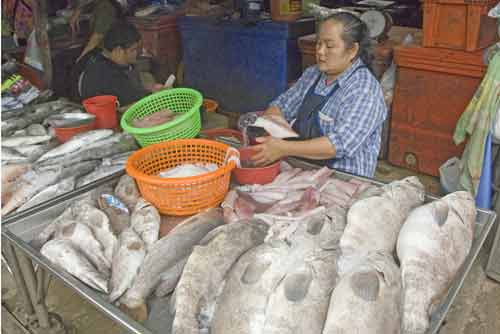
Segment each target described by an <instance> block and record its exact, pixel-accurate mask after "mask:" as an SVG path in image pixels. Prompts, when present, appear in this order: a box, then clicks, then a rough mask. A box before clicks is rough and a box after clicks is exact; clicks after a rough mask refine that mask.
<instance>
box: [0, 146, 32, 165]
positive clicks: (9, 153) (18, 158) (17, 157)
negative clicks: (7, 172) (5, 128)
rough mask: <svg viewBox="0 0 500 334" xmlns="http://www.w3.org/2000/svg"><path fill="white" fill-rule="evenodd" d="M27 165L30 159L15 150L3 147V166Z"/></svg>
mask: <svg viewBox="0 0 500 334" xmlns="http://www.w3.org/2000/svg"><path fill="white" fill-rule="evenodd" d="M23 162H24V163H27V162H29V159H28V157H26V156H24V155H22V154H21V153H19V152H17V151H16V150H15V149H13V148H10V147H2V164H3V163H23Z"/></svg>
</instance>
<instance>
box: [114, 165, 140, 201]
mask: <svg viewBox="0 0 500 334" xmlns="http://www.w3.org/2000/svg"><path fill="white" fill-rule="evenodd" d="M115 195H116V196H117V197H118V198H119V199H121V200H122V201H123V202H124V203H125V204H126V205H127V207H128V208H129V209H130V210H133V209H134V208H135V205H136V204H137V202H138V201H139V198H140V197H141V194H140V193H139V189H138V188H137V184H136V183H135V180H134V178H133V177H131V176H129V175H127V174H125V175H123V176H122V177H121V178H120V180H119V181H118V184H117V185H116V187H115Z"/></svg>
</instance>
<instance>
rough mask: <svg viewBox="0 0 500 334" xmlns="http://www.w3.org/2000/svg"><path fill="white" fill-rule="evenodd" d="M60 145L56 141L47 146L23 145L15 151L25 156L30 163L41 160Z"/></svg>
mask: <svg viewBox="0 0 500 334" xmlns="http://www.w3.org/2000/svg"><path fill="white" fill-rule="evenodd" d="M57 145H58V144H57V142H55V141H50V142H48V143H46V144H35V145H23V146H18V147H16V148H15V150H16V151H17V152H19V153H21V154H22V155H25V156H26V157H27V158H28V159H29V161H31V162H33V161H35V160H37V159H38V158H40V157H41V156H42V155H43V154H45V153H47V152H48V151H49V150H51V149H53V148H54V147H56V146H57Z"/></svg>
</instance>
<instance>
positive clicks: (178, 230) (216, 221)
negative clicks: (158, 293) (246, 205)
mask: <svg viewBox="0 0 500 334" xmlns="http://www.w3.org/2000/svg"><path fill="white" fill-rule="evenodd" d="M223 223H224V221H223V217H222V213H221V211H220V209H209V210H207V211H205V212H202V213H200V214H198V215H195V216H193V217H191V218H189V219H188V220H187V221H185V222H183V223H182V224H180V225H177V226H176V227H175V228H174V229H173V230H172V231H171V232H170V233H169V234H167V235H166V236H164V237H163V238H161V239H160V240H158V241H157V242H156V243H155V244H154V246H153V247H151V249H150V250H149V252H148V254H147V255H146V258H145V259H144V262H143V264H142V265H141V268H140V270H139V274H138V275H137V276H136V277H135V279H134V283H133V284H132V286H131V287H130V289H128V290H127V292H126V293H125V295H124V296H122V298H121V299H120V303H121V305H120V307H122V308H124V309H125V311H126V312H128V313H129V314H130V315H131V316H132V317H134V319H136V320H139V321H144V320H145V319H147V308H146V305H145V302H146V298H147V297H148V296H149V295H150V294H151V292H153V290H154V289H155V288H156V286H157V285H158V284H159V283H160V280H161V277H160V276H161V274H162V273H163V272H165V271H166V270H167V269H168V268H170V267H172V266H174V265H175V264H176V263H177V262H178V261H179V260H180V259H182V258H184V257H186V256H187V255H189V254H191V252H192V250H193V247H194V246H195V245H196V244H197V243H198V242H199V241H200V240H201V239H202V238H203V237H204V236H205V235H206V234H207V233H208V232H210V231H211V230H213V229H214V228H216V227H218V226H220V225H222V224H223Z"/></svg>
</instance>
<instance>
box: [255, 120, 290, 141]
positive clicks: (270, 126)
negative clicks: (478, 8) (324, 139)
mask: <svg viewBox="0 0 500 334" xmlns="http://www.w3.org/2000/svg"><path fill="white" fill-rule="evenodd" d="M252 125H253V126H257V127H261V128H263V129H264V130H266V132H267V133H269V134H270V135H271V136H273V137H274V138H292V137H298V136H299V135H298V134H297V133H296V132H295V131H293V129H292V128H291V127H290V125H289V124H288V123H287V121H286V120H285V119H284V118H283V117H269V116H265V117H258V118H257V120H256V121H255V123H253V124H252Z"/></svg>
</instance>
